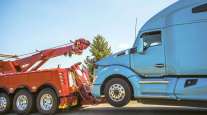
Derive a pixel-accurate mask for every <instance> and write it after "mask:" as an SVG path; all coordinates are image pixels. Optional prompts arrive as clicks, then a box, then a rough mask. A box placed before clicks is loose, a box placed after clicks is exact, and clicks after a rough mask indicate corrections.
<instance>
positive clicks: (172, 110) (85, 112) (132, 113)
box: [8, 102, 207, 115]
mask: <svg viewBox="0 0 207 115" xmlns="http://www.w3.org/2000/svg"><path fill="white" fill-rule="evenodd" d="M8 115H15V114H14V113H10V114H8ZM32 115H41V114H38V113H34V114H32ZM56 115H207V109H204V108H193V107H173V106H158V105H143V104H138V103H136V102H131V103H130V104H129V105H127V106H126V107H123V108H114V107H112V106H110V105H109V104H100V105H94V106H84V107H82V108H80V109H76V110H67V111H62V112H59V113H57V114H56Z"/></svg>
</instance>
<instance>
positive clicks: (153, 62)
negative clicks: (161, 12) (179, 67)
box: [130, 31, 165, 77]
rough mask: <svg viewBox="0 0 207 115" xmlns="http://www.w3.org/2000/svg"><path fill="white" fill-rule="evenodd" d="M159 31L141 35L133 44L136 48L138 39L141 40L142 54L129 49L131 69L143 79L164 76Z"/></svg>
mask: <svg viewBox="0 0 207 115" xmlns="http://www.w3.org/2000/svg"><path fill="white" fill-rule="evenodd" d="M161 37H162V35H161V31H153V32H146V33H143V34H142V35H141V36H140V37H139V38H137V41H136V42H135V44H134V48H137V47H138V44H139V43H138V41H139V39H143V42H144V44H143V45H144V51H143V53H138V52H133V48H132V49H131V51H130V53H131V68H132V69H133V70H134V71H136V72H137V73H139V74H141V75H142V76H145V77H160V76H163V75H165V55H164V46H163V43H162V39H161Z"/></svg>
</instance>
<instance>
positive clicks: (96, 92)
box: [92, 84, 101, 97]
mask: <svg viewBox="0 0 207 115" xmlns="http://www.w3.org/2000/svg"><path fill="white" fill-rule="evenodd" d="M92 95H93V96H94V97H101V84H93V87H92Z"/></svg>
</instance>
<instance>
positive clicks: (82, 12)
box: [0, 0, 177, 68]
mask: <svg viewBox="0 0 207 115" xmlns="http://www.w3.org/2000/svg"><path fill="white" fill-rule="evenodd" d="M176 1H177V0H0V54H16V55H21V54H25V53H30V52H33V51H35V50H43V49H46V48H50V47H54V46H58V45H62V44H65V43H69V41H70V40H75V39H78V38H80V37H81V38H82V37H83V38H86V39H88V40H90V41H92V40H93V38H94V36H96V35H97V34H100V35H102V36H104V37H105V38H106V40H107V41H108V42H109V45H110V46H111V48H112V52H117V51H121V50H124V49H127V48H130V47H131V46H132V45H133V42H134V40H135V22H136V18H137V20H138V21H137V30H139V29H140V28H141V27H142V26H143V25H144V23H145V22H147V20H149V19H150V18H151V17H152V16H153V15H155V14H156V13H158V12H160V11H161V10H163V9H164V8H166V7H167V6H169V5H171V4H173V3H175V2H176ZM86 56H90V53H89V51H88V50H86V51H85V52H84V53H83V55H81V56H73V57H72V58H71V57H64V56H61V57H57V58H55V59H51V60H50V61H49V62H48V63H47V64H46V65H44V68H52V67H57V65H59V64H60V65H61V67H69V66H70V65H72V64H74V63H76V62H80V61H83V60H84V58H85V57H86Z"/></svg>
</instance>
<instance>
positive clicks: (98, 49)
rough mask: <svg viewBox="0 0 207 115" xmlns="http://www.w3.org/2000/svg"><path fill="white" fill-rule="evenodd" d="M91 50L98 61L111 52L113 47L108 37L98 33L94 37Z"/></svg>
mask: <svg viewBox="0 0 207 115" xmlns="http://www.w3.org/2000/svg"><path fill="white" fill-rule="evenodd" d="M90 52H91V54H92V56H93V57H94V58H95V60H96V61H98V60H100V59H102V58H104V57H106V56H108V55H110V54H111V47H110V46H109V44H108V42H107V41H106V39H105V38H104V37H103V36H101V35H99V34H98V35H97V36H95V37H94V39H93V43H92V44H91V46H90Z"/></svg>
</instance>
